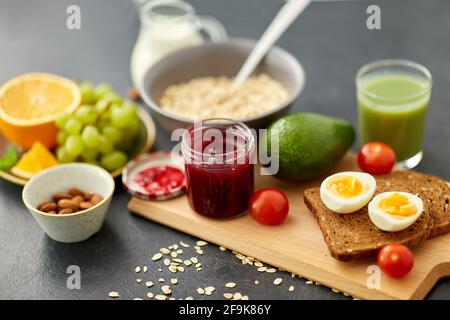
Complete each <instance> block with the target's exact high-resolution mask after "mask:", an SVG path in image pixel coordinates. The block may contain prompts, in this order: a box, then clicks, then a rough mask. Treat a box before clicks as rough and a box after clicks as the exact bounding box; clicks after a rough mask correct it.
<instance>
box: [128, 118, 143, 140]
mask: <svg viewBox="0 0 450 320" xmlns="http://www.w3.org/2000/svg"><path fill="white" fill-rule="evenodd" d="M140 130H141V120H140V119H139V118H135V119H133V120H132V121H131V122H130V123H129V124H128V126H127V131H128V133H129V135H130V136H132V137H135V136H136V135H137V134H138V133H139V131H140Z"/></svg>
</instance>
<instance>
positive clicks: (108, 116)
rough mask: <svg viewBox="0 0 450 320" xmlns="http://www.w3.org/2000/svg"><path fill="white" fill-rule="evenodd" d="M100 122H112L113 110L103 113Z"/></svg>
mask: <svg viewBox="0 0 450 320" xmlns="http://www.w3.org/2000/svg"><path fill="white" fill-rule="evenodd" d="M100 120H107V121H108V122H109V121H110V120H111V109H108V110H106V111H105V112H103V113H102V114H101V116H100Z"/></svg>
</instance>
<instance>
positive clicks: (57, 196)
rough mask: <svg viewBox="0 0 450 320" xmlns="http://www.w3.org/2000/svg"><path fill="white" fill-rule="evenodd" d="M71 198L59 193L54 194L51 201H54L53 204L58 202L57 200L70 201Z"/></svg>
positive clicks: (68, 195)
mask: <svg viewBox="0 0 450 320" xmlns="http://www.w3.org/2000/svg"><path fill="white" fill-rule="evenodd" d="M71 198H72V197H71V196H70V194H67V193H64V192H59V193H55V194H54V195H53V200H55V202H58V201H59V200H62V199H71Z"/></svg>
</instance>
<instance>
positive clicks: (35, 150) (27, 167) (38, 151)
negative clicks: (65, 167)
mask: <svg viewBox="0 0 450 320" xmlns="http://www.w3.org/2000/svg"><path fill="white" fill-rule="evenodd" d="M57 164H58V160H56V158H55V156H54V155H53V154H52V153H51V152H50V151H49V150H48V149H47V148H46V147H45V146H44V145H43V144H41V143H40V142H36V143H35V144H34V145H33V147H32V148H31V149H30V150H29V151H28V152H26V153H24V154H23V155H22V157H21V158H20V160H19V161H18V162H17V163H16V165H15V166H14V167H12V168H11V172H12V173H13V174H15V175H16V176H19V177H21V178H24V179H30V178H31V177H32V176H34V175H35V174H36V173H39V172H40V171H42V170H45V169H47V168H50V167H53V166H56V165H57Z"/></svg>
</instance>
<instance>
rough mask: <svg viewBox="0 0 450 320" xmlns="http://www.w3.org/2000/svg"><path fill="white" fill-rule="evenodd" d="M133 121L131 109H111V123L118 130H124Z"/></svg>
mask: <svg viewBox="0 0 450 320" xmlns="http://www.w3.org/2000/svg"><path fill="white" fill-rule="evenodd" d="M133 119H134V110H133V108H112V109H111V123H112V125H113V126H115V127H118V128H125V127H127V126H128V124H129V123H130V122H131V121H132V120H133Z"/></svg>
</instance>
